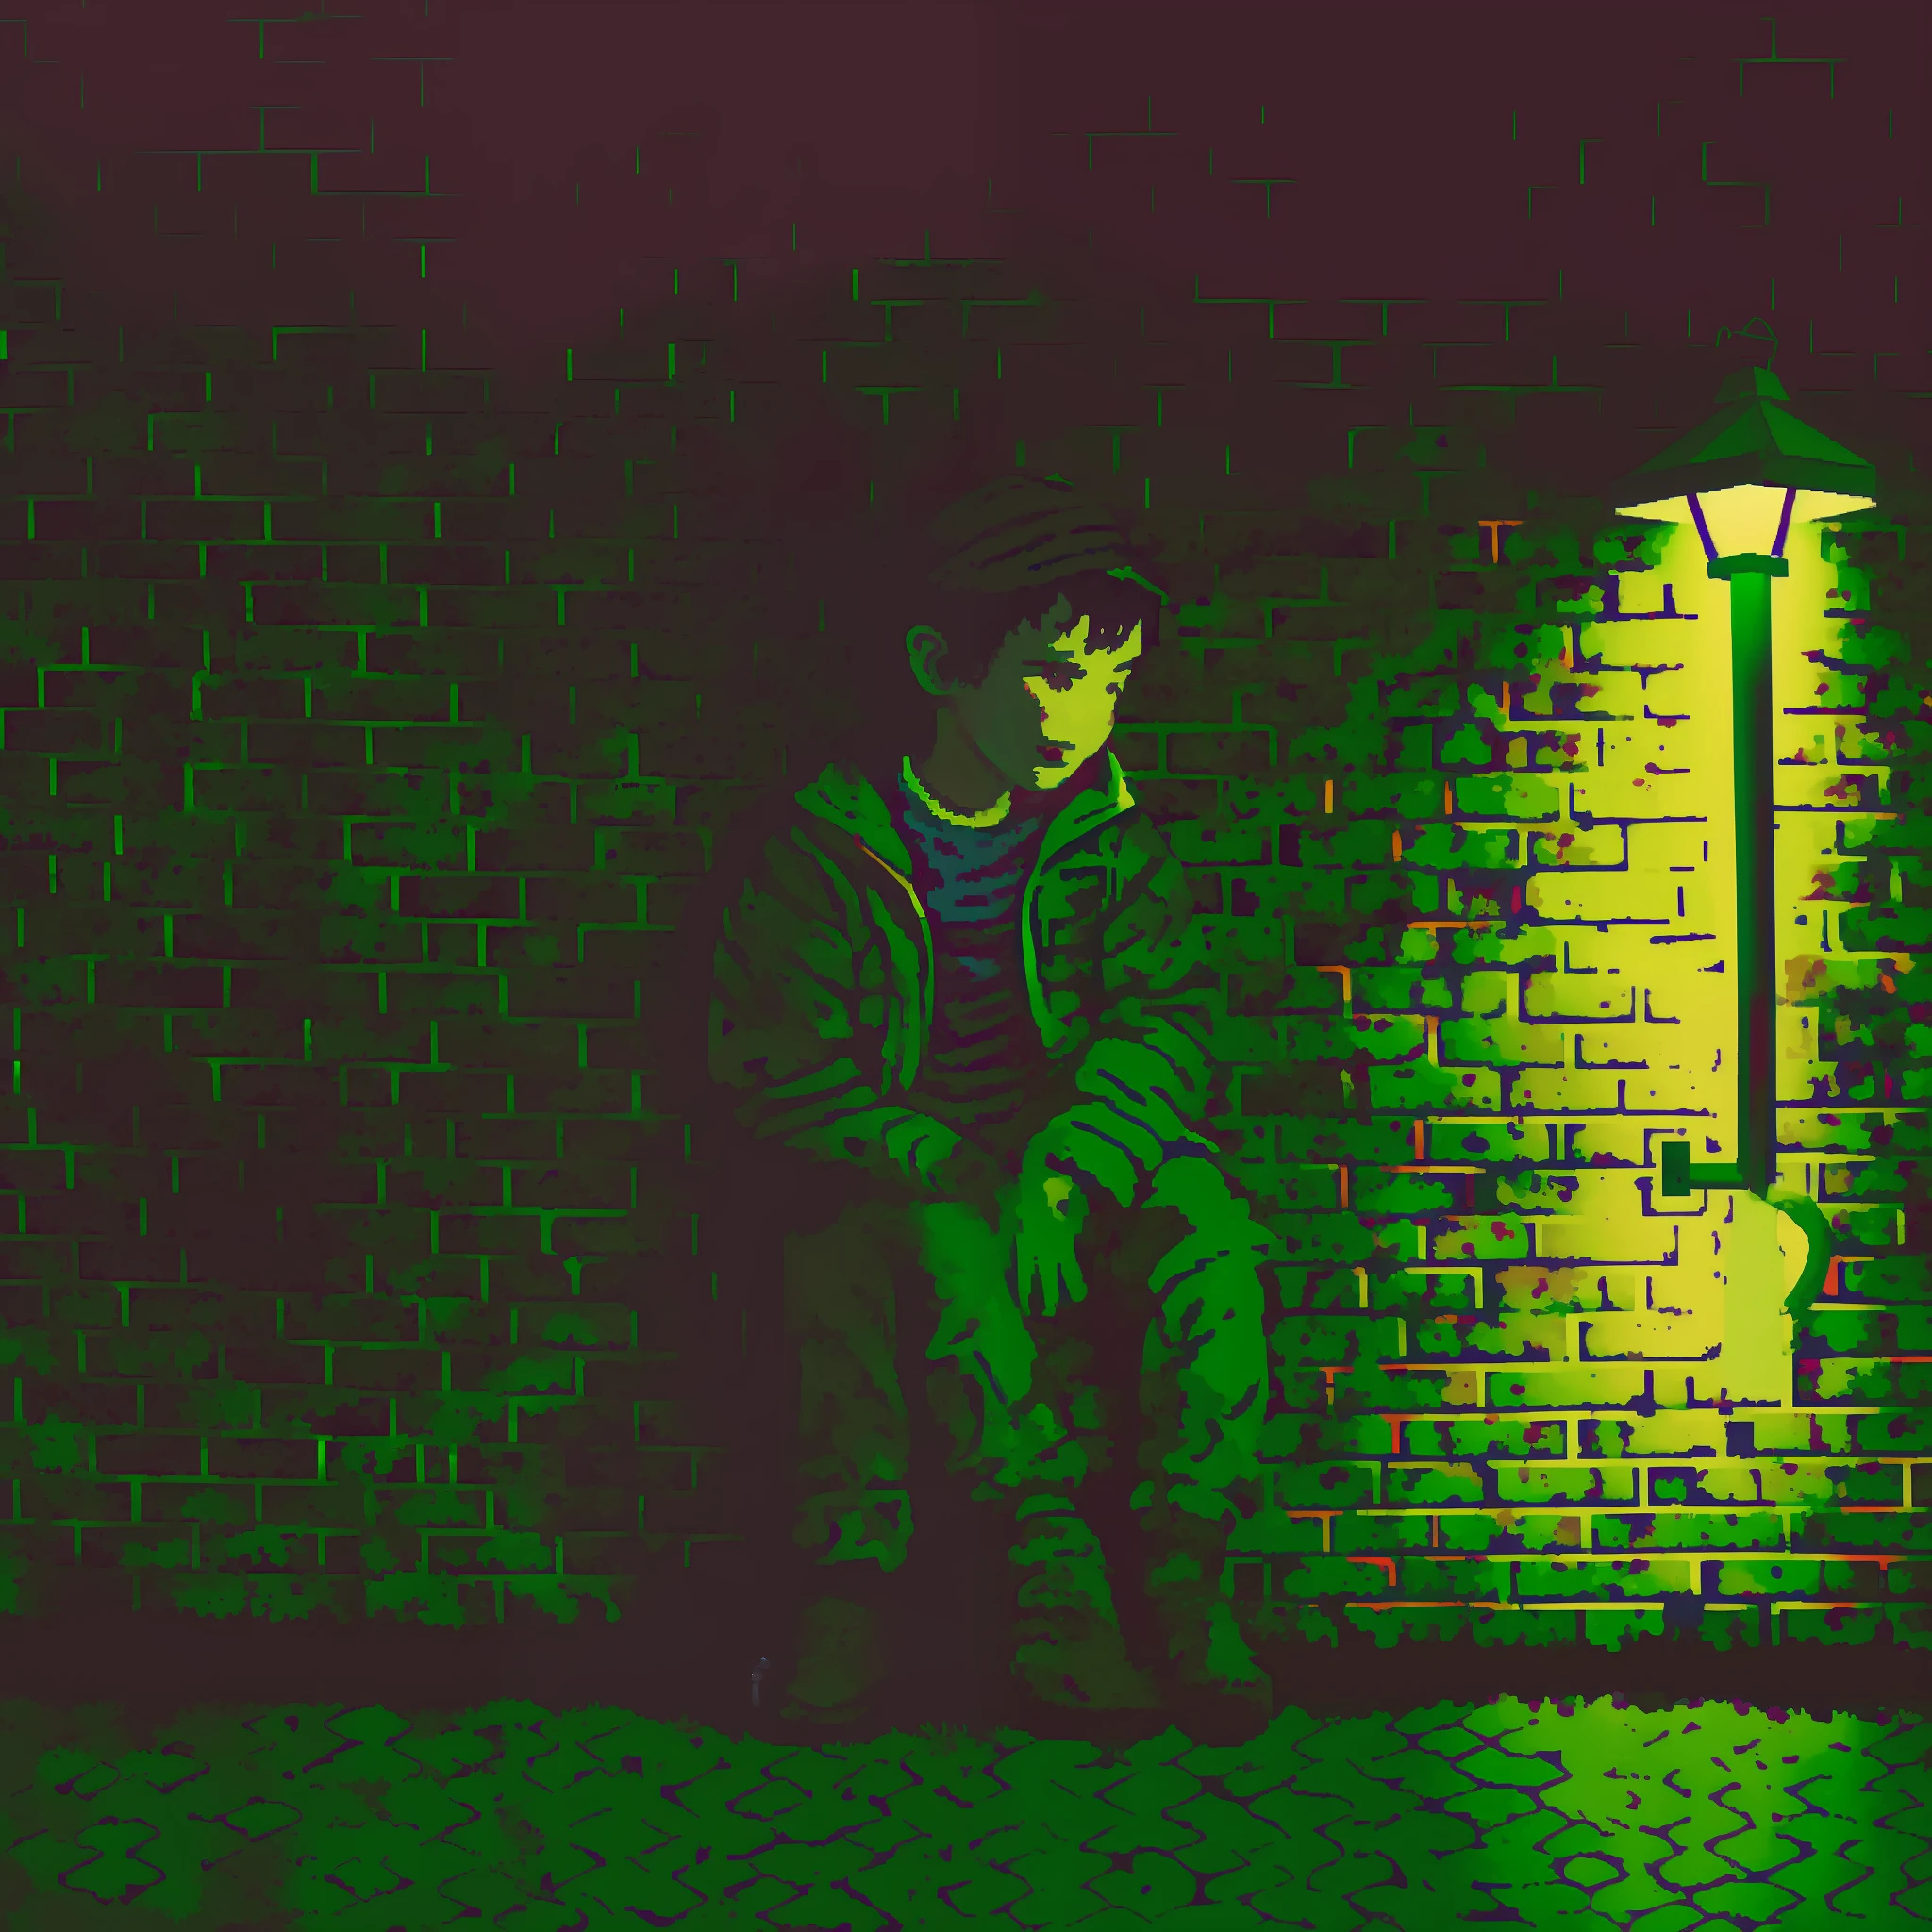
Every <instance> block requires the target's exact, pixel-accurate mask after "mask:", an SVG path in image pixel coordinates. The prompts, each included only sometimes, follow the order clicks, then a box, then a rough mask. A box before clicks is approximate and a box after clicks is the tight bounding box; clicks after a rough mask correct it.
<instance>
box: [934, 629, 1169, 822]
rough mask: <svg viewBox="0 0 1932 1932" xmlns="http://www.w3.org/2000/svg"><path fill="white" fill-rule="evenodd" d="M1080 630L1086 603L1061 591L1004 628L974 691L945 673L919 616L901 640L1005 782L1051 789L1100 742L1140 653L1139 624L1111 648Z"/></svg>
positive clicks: (1110, 726) (938, 649)
mask: <svg viewBox="0 0 1932 1932" xmlns="http://www.w3.org/2000/svg"><path fill="white" fill-rule="evenodd" d="M1088 630H1089V621H1088V618H1087V615H1086V613H1085V612H1084V611H1083V612H1081V613H1079V614H1077V615H1076V614H1075V613H1074V608H1073V606H1072V604H1071V603H1069V601H1068V600H1067V598H1066V597H1065V595H1061V596H1060V597H1058V598H1057V599H1056V600H1055V602H1054V605H1053V607H1052V608H1051V609H1049V610H1048V611H1046V612H1045V614H1044V615H1043V616H1041V618H1040V619H1039V621H1038V622H1037V623H1035V624H1031V625H1022V626H1021V627H1020V628H1019V629H1018V630H1014V631H1010V632H1008V635H1007V639H1006V641H1005V642H1004V643H1003V644H1002V645H1001V647H1000V651H999V655H998V656H997V657H996V658H994V659H993V661H992V663H991V667H990V668H989V669H988V671H987V674H986V680H985V682H984V683H983V684H981V685H980V686H979V688H978V689H977V690H976V691H975V690H974V689H973V688H972V687H970V686H964V685H953V684H949V683H947V682H945V674H946V667H945V662H944V656H943V651H942V649H941V639H940V636H939V633H938V632H936V631H934V630H932V629H931V628H929V627H927V626H921V627H920V628H919V629H917V630H914V631H912V632H910V633H909V634H908V638H907V643H908V647H909V648H910V651H911V655H912V660H913V669H914V671H915V674H916V675H918V678H919V681H920V683H921V685H922V686H924V689H925V690H926V691H930V692H932V693H933V695H935V696H945V697H948V698H950V699H951V701H952V705H953V708H954V710H955V712H956V713H957V714H958V720H959V723H960V724H961V725H963V726H964V728H965V730H966V734H967V736H968V737H970V738H971V739H972V741H973V742H974V744H975V745H976V746H977V747H978V749H979V752H980V755H981V757H983V758H985V759H986V761H987V763H988V764H990V765H991V766H992V767H993V768H994V769H995V770H996V771H998V772H999V773H1000V774H1001V775H1002V776H1003V777H1004V778H1005V779H1006V780H1007V782H1008V784H1009V785H1015V786H1021V787H1024V788H1025V789H1027V790H1029V791H1052V790H1053V789H1054V788H1055V787H1056V786H1058V785H1063V784H1064V783H1065V782H1066V781H1067V779H1068V778H1070V777H1071V776H1072V775H1073V774H1074V772H1075V771H1077V770H1078V769H1079V767H1080V766H1081V765H1082V764H1084V763H1085V762H1086V761H1087V759H1089V758H1091V757H1092V756H1093V754H1094V753H1095V752H1097V751H1098V750H1099V749H1100V748H1101V746H1102V745H1104V744H1105V743H1106V742H1107V741H1108V737H1109V736H1110V735H1111V733H1112V731H1113V708H1114V704H1115V701H1116V700H1117V699H1118V698H1119V696H1120V694H1121V692H1122V691H1123V690H1124V688H1125V686H1126V681H1127V672H1128V669H1129V668H1130V667H1131V665H1132V664H1133V662H1134V660H1135V659H1136V658H1139V657H1140V655H1141V626H1140V625H1138V624H1137V625H1135V626H1134V627H1133V629H1132V630H1130V631H1129V632H1128V633H1127V634H1126V636H1125V637H1124V638H1122V639H1121V640H1120V641H1118V642H1116V643H1115V644H1114V645H1113V646H1112V647H1111V648H1100V649H1094V650H1089V649H1088V646H1087V634H1088Z"/></svg>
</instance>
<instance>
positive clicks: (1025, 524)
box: [926, 470, 1168, 604]
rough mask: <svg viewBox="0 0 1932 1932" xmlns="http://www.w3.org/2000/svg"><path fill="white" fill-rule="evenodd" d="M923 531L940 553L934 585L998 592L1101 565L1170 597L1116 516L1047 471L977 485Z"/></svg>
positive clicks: (1107, 571) (1114, 574) (931, 579)
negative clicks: (1145, 572) (1148, 573)
mask: <svg viewBox="0 0 1932 1932" xmlns="http://www.w3.org/2000/svg"><path fill="white" fill-rule="evenodd" d="M926 534H927V537H928V538H929V540H930V541H931V542H932V544H933V546H934V548H935V549H936V550H937V552H938V553H939V556H940V558H941V561H940V562H939V564H938V565H937V566H936V567H935V569H934V570H933V571H932V572H931V574H930V576H929V578H928V581H929V582H930V583H931V584H932V585H933V587H934V588H935V589H936V590H941V591H987V592H991V593H998V592H1002V591H1019V590H1024V589H1026V588H1027V587H1028V586H1030V585H1033V584H1049V583H1054V582H1057V581H1058V579H1060V578H1062V577H1070V576H1074V575H1080V574H1082V573H1085V572H1089V571H1101V572H1104V573H1105V574H1106V575H1108V576H1110V577H1122V578H1125V579H1127V580H1128V581H1130V582H1133V583H1137V584H1139V585H1140V586H1141V588H1142V589H1143V590H1147V591H1152V592H1153V593H1154V595H1155V596H1157V597H1158V598H1159V599H1160V601H1161V602H1162V603H1163V604H1165V603H1166V602H1167V601H1168V600H1167V593H1166V592H1165V591H1163V590H1161V588H1160V587H1159V586H1158V584H1155V583H1153V582H1151V581H1150V580H1149V578H1148V577H1147V576H1146V575H1143V569H1144V567H1145V565H1146V558H1143V557H1141V556H1140V555H1138V554H1137V553H1136V551H1135V549H1134V547H1133V546H1132V544H1131V543H1130V542H1129V541H1128V539H1127V536H1126V533H1125V531H1124V530H1123V529H1122V527H1121V525H1120V523H1119V521H1118V519H1116V518H1115V517H1114V516H1113V515H1112V513H1111V512H1109V511H1108V510H1106V509H1104V508H1101V507H1100V506H1098V505H1096V504H1094V503H1091V502H1090V501H1088V500H1087V499H1086V498H1084V497H1082V496H1081V495H1080V493H1079V492H1078V491H1076V490H1074V487H1073V486H1072V485H1071V484H1070V483H1068V482H1067V481H1066V480H1065V479H1064V478H1062V477H1059V476H1056V475H1050V474H1047V473H1044V472H1041V471H1037V470H1021V471H1016V472H1014V473H1013V474H1011V475H1006V476H1002V477H1000V478H999V479H998V480H997V481H995V482H992V483H989V484H987V485H985V486H984V487H983V488H981V489H978V490H975V491H973V492H972V493H971V494H970V495H967V496H964V497H961V498H960V499H959V500H958V502H957V503H953V504H950V505H948V507H947V508H945V509H943V510H941V512H940V514H939V515H938V516H937V517H935V518H934V519H933V521H932V523H931V524H930V525H928V526H927V531H926Z"/></svg>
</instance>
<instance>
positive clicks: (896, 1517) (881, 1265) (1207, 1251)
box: [781, 1146, 1281, 1584]
mask: <svg viewBox="0 0 1932 1932" xmlns="http://www.w3.org/2000/svg"><path fill="white" fill-rule="evenodd" d="M1016 1190H1017V1183H1016V1182H1008V1184H1007V1187H1006V1189H1005V1191H1004V1192H1003V1193H1002V1196H1001V1206H1002V1207H1003V1208H1009V1204H1010V1200H1011V1198H1012V1196H1013V1194H1014V1193H1015V1191H1016ZM1083 1191H1084V1192H1085V1193H1086V1196H1087V1201H1088V1211H1087V1218H1086V1222H1085V1224H1084V1227H1083V1228H1082V1230H1081V1231H1080V1233H1079V1235H1078V1238H1077V1240H1076V1242H1075V1250H1074V1252H1075V1257H1076V1259H1077V1261H1078V1264H1079V1267H1080V1271H1081V1274H1082V1275H1083V1277H1084V1279H1085V1282H1086V1286H1087V1303H1086V1305H1085V1306H1084V1307H1081V1308H1077V1309H1069V1307H1067V1306H1066V1304H1065V1303H1064V1302H1063V1303H1062V1306H1061V1307H1060V1309H1059V1310H1058V1312H1057V1313H1056V1314H1054V1315H1051V1316H1049V1315H1045V1314H1043V1313H1038V1312H1036V1313H1035V1314H1033V1315H1031V1316H1024V1315H1023V1314H1022V1312H1021V1309H1020V1307H1019V1303H1018V1299H1017V1297H1016V1294H1015V1283H1014V1279H1013V1275H1014V1261H1013V1251H1012V1233H1011V1222H1010V1213H1009V1212H1008V1215H1007V1216H1006V1217H1005V1224H1004V1225H1001V1224H996V1223H995V1222H994V1221H993V1220H992V1219H991V1218H990V1217H989V1215H988V1213H987V1212H986V1211H985V1210H984V1209H982V1208H976V1207H974V1206H972V1205H969V1204H966V1203H962V1202H952V1201H941V1202H937V1203H934V1202H925V1203H914V1204H907V1203H904V1202H896V1203H895V1202H892V1201H889V1200H886V1199H882V1198H875V1197H874V1198H868V1197H866V1196H864V1195H862V1194H861V1195H860V1196H859V1197H858V1198H856V1199H853V1200H851V1201H849V1202H848V1203H847V1205H845V1206H844V1207H843V1208H842V1209H841V1210H840V1211H839V1212H838V1213H837V1214H836V1215H835V1217H834V1218H833V1219H831V1221H830V1222H829V1224H827V1225H825V1226H824V1227H823V1228H821V1229H819V1230H817V1231H815V1232H811V1233H804V1234H796V1233H794V1234H788V1235H787V1236H786V1237H785V1242H784V1254H785V1261H784V1284H783V1288H784V1306H785V1333H786V1340H787V1344H788V1362H789V1364H790V1365H791V1367H792V1368H793V1369H794V1371H795V1373H796V1375H797V1377H798V1380H797V1384H796V1421H795V1430H794V1433H795V1457H796V1460H795V1463H794V1464H793V1465H792V1466H791V1468H790V1469H788V1470H786V1471H785V1472H784V1473H783V1474H784V1475H785V1477H786V1478H787V1479H789V1481H790V1483H791V1492H790V1494H788V1495H787V1496H786V1497H785V1498H784V1499H783V1503H782V1506H781V1507H783V1509H784V1511H785V1514H786V1516H787V1518H788V1519H789V1522H790V1524H791V1543H792V1545H793V1549H794V1554H795V1556H797V1557H802V1558H803V1560H804V1561H805V1562H806V1563H807V1564H808V1565H810V1566H814V1567H816V1566H825V1567H826V1568H827V1569H829V1570H831V1571H832V1572H833V1573H834V1574H839V1573H840V1571H841V1568H842V1566H844V1565H848V1564H858V1565H866V1566H872V1567H873V1568H874V1569H875V1570H876V1571H878V1572H891V1571H895V1570H897V1569H898V1568H899V1567H900V1566H901V1565H902V1564H903V1563H905V1561H906V1560H907V1558H908V1555H909V1554H910V1546H911V1541H912V1538H913V1536H914V1534H915V1532H916V1530H917V1529H918V1527H919V1525H917V1524H915V1523H914V1521H913V1510H912V1490H911V1486H910V1483H909V1481H908V1473H909V1466H910V1460H911V1450H912V1442H913V1433H914V1424H915V1421H918V1422H922V1423H923V1422H924V1420H925V1419H924V1418H919V1417H915V1414H914V1412H913V1410H912V1409H911V1407H910V1405H914V1404H925V1405H929V1409H928V1414H929V1415H930V1416H932V1417H936V1418H937V1420H938V1428H937V1432H936V1436H937V1441H938V1442H939V1444H940V1450H941V1454H942V1456H943V1458H944V1463H945V1468H946V1470H947V1472H948V1473H949V1474H950V1475H951V1477H952V1479H953V1481H954V1483H956V1484H958V1485H963V1486H964V1487H965V1488H966V1489H967V1490H968V1491H970V1494H971V1495H972V1497H973V1498H974V1500H975V1501H978V1502H982V1503H995V1504H1004V1505H1006V1506H1007V1507H1008V1508H1010V1509H1012V1510H1014V1511H1015V1512H1016V1513H1017V1514H1018V1515H1019V1516H1021V1517H1025V1516H1028V1515H1032V1514H1036V1513H1040V1512H1046V1513H1048V1514H1049V1515H1051V1516H1057V1517H1058V1518H1059V1519H1060V1521H1061V1523H1062V1524H1065V1526H1066V1529H1068V1530H1072V1531H1076V1532H1080V1533H1078V1534H1076V1535H1074V1539H1073V1541H1074V1543H1075V1544H1076V1545H1077V1546H1079V1547H1081V1548H1084V1549H1086V1550H1088V1551H1090V1552H1094V1553H1095V1554H1097V1544H1096V1543H1095V1540H1094V1539H1093V1538H1092V1537H1091V1533H1085V1532H1082V1531H1080V1524H1079V1522H1078V1519H1079V1516H1080V1492H1081V1490H1082V1488H1083V1486H1084V1485H1085V1484H1086V1483H1087V1482H1088V1480H1089V1478H1090V1477H1091V1476H1093V1475H1097V1474H1101V1473H1103V1472H1105V1471H1108V1470H1109V1469H1111V1468H1112V1467H1113V1466H1114V1461H1115V1456H1116V1453H1117V1451H1118V1449H1119V1447H1120V1442H1119V1438H1120V1437H1121V1435H1122V1434H1123V1433H1138V1434H1139V1435H1140V1436H1141V1443H1140V1454H1139V1458H1138V1470H1137V1472H1136V1474H1137V1475H1138V1482H1137V1486H1136V1488H1135V1490H1134V1492H1133V1496H1132V1504H1133V1507H1134V1509H1135V1511H1136V1513H1137V1515H1138V1516H1139V1517H1140V1518H1141V1524H1142V1526H1143V1528H1144V1529H1145V1530H1146V1532H1147V1533H1148V1535H1149V1537H1150V1541H1152V1542H1153V1543H1155V1544H1156V1545H1158V1546H1165V1547H1170V1548H1181V1547H1187V1548H1191V1549H1192V1550H1194V1551H1195V1552H1196V1553H1197V1557H1196V1561H1197V1562H1198V1563H1199V1564H1200V1566H1201V1568H1200V1569H1199V1570H1196V1568H1195V1563H1193V1562H1191V1563H1189V1564H1188V1565H1186V1567H1187V1569H1188V1570H1189V1571H1190V1572H1191V1574H1202V1573H1203V1572H1205V1573H1206V1574H1205V1577H1204V1580H1206V1581H1208V1582H1209V1583H1210V1584H1211V1583H1218V1581H1219V1579H1220V1578H1221V1576H1222V1575H1223V1574H1224V1563H1225V1547H1226V1538H1227V1534H1228V1532H1229V1531H1231V1530H1232V1529H1233V1528H1234V1527H1235V1526H1236V1525H1237V1524H1239V1523H1240V1522H1241V1521H1243V1520H1244V1519H1246V1518H1247V1517H1248V1516H1250V1515H1252V1513H1253V1512H1254V1509H1255V1507H1257V1495H1258V1489H1259V1474H1260V1473H1259V1466H1258V1461H1257V1447H1258V1441H1259V1435H1260V1428H1261V1422H1262V1418H1263V1415H1264V1413H1265V1410H1266V1407H1267V1373H1268V1370H1267V1348H1266V1343H1265V1341H1264V1340H1263V1336H1262V1329H1261V1305H1262V1279H1261V1277H1262V1271H1263V1270H1264V1269H1265V1268H1266V1267H1267V1265H1268V1264H1269V1263H1270V1262H1271V1261H1273V1260H1274V1259H1278V1258H1279V1257H1280V1255H1281V1245H1280V1242H1279V1240H1278V1238H1277V1237H1275V1236H1274V1235H1273V1234H1272V1233H1271V1232H1270V1231H1269V1230H1268V1229H1267V1228H1265V1227H1264V1226H1263V1225H1262V1224H1260V1223H1258V1222H1257V1221H1255V1220H1254V1219H1253V1218H1252V1217H1251V1215H1250V1211H1249V1206H1248V1203H1247V1201H1246V1200H1245V1199H1244V1198H1243V1197H1242V1196H1241V1194H1240V1193H1239V1192H1238V1191H1236V1190H1235V1189H1234V1188H1233V1187H1232V1186H1231V1185H1230V1183H1229V1181H1228V1180H1227V1178H1226V1176H1225V1174H1224V1172H1223V1170H1222V1168H1221V1166H1220V1164H1219V1163H1218V1162H1217V1161H1216V1160H1215V1159H1214V1158H1212V1157H1211V1156H1208V1155H1207V1154H1206V1153H1205V1151H1204V1150H1203V1149H1202V1148H1200V1147H1199V1146H1186V1147H1177V1148H1175V1149H1174V1150H1173V1154H1172V1157H1171V1158H1168V1159H1167V1160H1166V1161H1165V1162H1164V1164H1163V1165H1161V1166H1160V1167H1159V1168H1158V1169H1156V1170H1155V1171H1154V1173H1153V1174H1152V1175H1151V1176H1150V1177H1149V1178H1147V1179H1146V1180H1144V1181H1143V1182H1142V1183H1141V1187H1140V1189H1139V1191H1137V1193H1136V1196H1135V1198H1134V1200H1133V1202H1132V1204H1131V1205H1130V1206H1129V1207H1127V1208H1122V1207H1121V1206H1120V1205H1119V1204H1118V1203H1117V1202H1115V1201H1114V1200H1113V1199H1112V1198H1111V1197H1110V1196H1109V1195H1108V1194H1107V1193H1106V1192H1105V1191H1102V1190H1099V1189H1097V1188H1092V1187H1088V1188H1085V1189H1083ZM1109 1326H1111V1327H1113V1328H1114V1329H1115V1332H1117V1333H1122V1334H1124V1336H1126V1337H1127V1338H1128V1339H1129V1342H1130V1344H1131V1341H1132V1339H1133V1338H1134V1337H1135V1336H1136V1335H1137V1334H1138V1336H1139V1338H1140V1345H1139V1348H1138V1351H1137V1352H1138V1357H1139V1359H1138V1362H1136V1361H1135V1359H1134V1356H1135V1353H1136V1351H1134V1350H1133V1349H1132V1347H1131V1345H1130V1346H1129V1348H1128V1350H1127V1351H1126V1352H1125V1353H1124V1357H1123V1358H1122V1361H1121V1367H1122V1368H1123V1369H1124V1374H1122V1373H1118V1372H1117V1373H1115V1374H1112V1375H1109V1374H1096V1373H1095V1366H1096V1365H1095V1362H1094V1353H1093V1349H1092V1347H1091V1342H1090V1341H1089V1340H1088V1339H1086V1337H1085V1336H1083V1335H1082V1333H1081V1332H1080V1331H1081V1330H1082V1329H1085V1330H1088V1331H1089V1332H1090V1333H1091V1331H1092V1330H1093V1329H1095V1328H1103V1329H1104V1328H1107V1327H1109ZM1136 1369H1138V1374H1135V1373H1134V1371H1135V1370H1136ZM908 1380H910V1381H912V1382H913V1383H914V1386H910V1387H908V1386H907V1384H908ZM1120 1381H1125V1382H1127V1383H1129V1384H1132V1383H1135V1382H1138V1385H1139V1386H1138V1388H1135V1387H1131V1386H1129V1387H1125V1388H1122V1387H1119V1386H1108V1384H1109V1383H1110V1382H1112V1383H1118V1382H1120ZM922 1385H923V1386H922ZM1136 1398H1138V1403H1137V1401H1136ZM788 1406H789V1405H788ZM1134 1407H1138V1408H1139V1410H1140V1423H1141V1426H1140V1428H1139V1429H1138V1430H1137V1429H1136V1428H1135V1418H1134V1415H1133V1408H1134ZM927 1426H928V1428H929V1426H930V1425H929V1424H928V1425H927ZM1069 1518H1072V1519H1073V1521H1072V1522H1069V1521H1068V1519H1069ZM1046 1527H1047V1525H1046V1524H1044V1523H1042V1524H1041V1525H1040V1528H1041V1530H1044V1529H1045V1528H1046ZM1063 1540H1064V1539H1063ZM1066 1554H1067V1555H1069V1556H1072V1555H1074V1550H1073V1549H1072V1548H1070V1549H1068V1551H1067V1552H1066ZM843 1574H852V1573H850V1572H844V1573H843ZM828 1580H829V1579H828Z"/></svg>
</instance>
